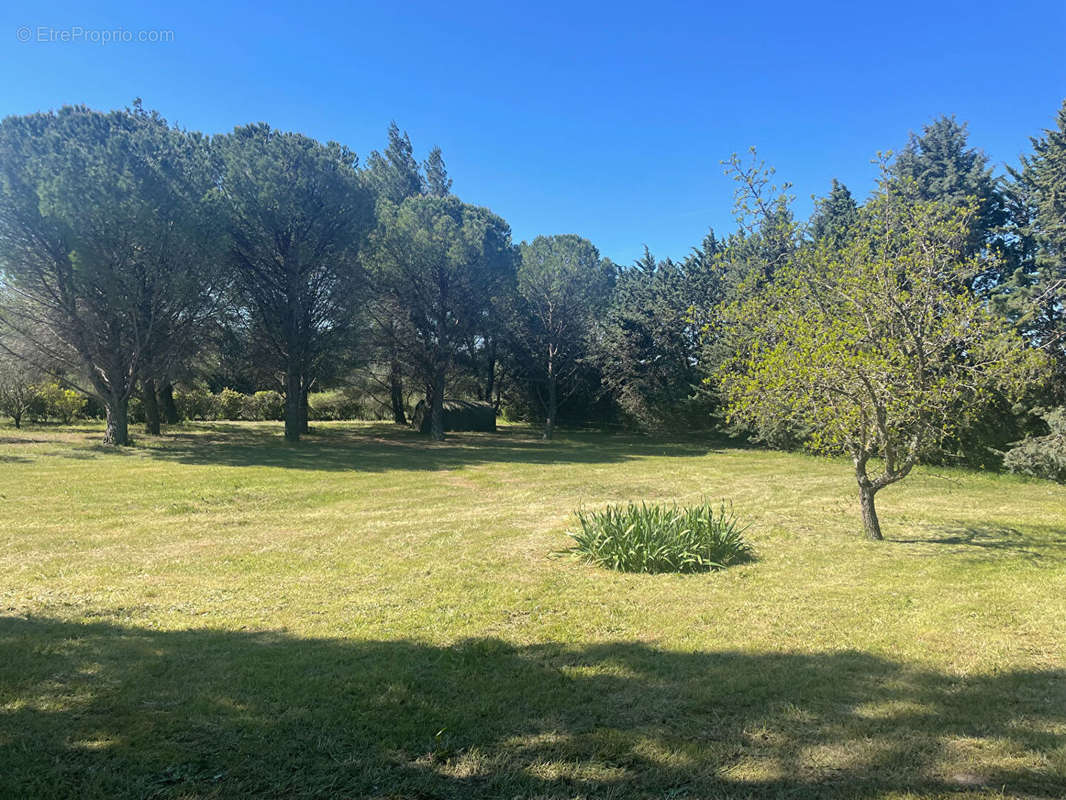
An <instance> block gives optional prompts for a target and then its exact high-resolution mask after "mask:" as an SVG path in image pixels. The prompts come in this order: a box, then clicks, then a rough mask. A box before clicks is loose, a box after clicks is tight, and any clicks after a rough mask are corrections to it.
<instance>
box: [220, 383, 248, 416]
mask: <svg viewBox="0 0 1066 800" xmlns="http://www.w3.org/2000/svg"><path fill="white" fill-rule="evenodd" d="M244 401H245V397H244V395H243V394H241V393H240V392H235V391H233V389H230V388H228V387H227V388H225V389H223V390H222V391H221V392H220V393H219V394H218V397H217V398H216V399H215V403H216V407H217V408H218V416H219V419H227V420H238V419H241V412H242V411H243V410H244Z"/></svg>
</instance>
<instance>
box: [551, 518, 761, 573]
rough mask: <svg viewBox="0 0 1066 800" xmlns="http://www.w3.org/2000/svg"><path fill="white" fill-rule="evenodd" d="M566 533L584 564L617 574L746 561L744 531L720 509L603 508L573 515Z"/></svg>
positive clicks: (717, 566) (688, 569)
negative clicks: (575, 524) (577, 527)
mask: <svg viewBox="0 0 1066 800" xmlns="http://www.w3.org/2000/svg"><path fill="white" fill-rule="evenodd" d="M577 519H578V523H579V525H580V530H578V531H577V532H572V533H570V536H571V537H573V539H574V542H575V548H574V549H575V551H576V552H577V554H579V555H580V556H582V557H584V559H585V560H586V561H589V562H590V563H593V564H599V565H600V566H603V567H609V568H611V569H616V570H619V571H621V572H706V571H708V570H714V569H723V568H724V567H727V566H729V565H730V564H734V563H737V562H740V561H744V560H747V559H748V558H750V557H751V554H752V550H751V547H750V545H748V543H747V542H746V541H745V539H744V530H745V529H744V528H741V527H740V526H739V524H738V522H737V518H736V516H735V515H734V514H733V513H732V512H731V511H727V510H726V508H725V506H724V505H723V506H721V507H720V508H719V509H718V512H717V513H715V510H714V508H713V507H712V506H710V505H708V504H706V503H704V504H703V505H699V506H691V507H684V508H679V507H677V506H658V505H653V506H648V505H645V504H644V503H641V504H640V505H639V506H638V505H636V504H635V503H630V504H629V505H626V506H608V507H607V508H606V509H604V510H603V511H589V512H586V511H578V512H577Z"/></svg>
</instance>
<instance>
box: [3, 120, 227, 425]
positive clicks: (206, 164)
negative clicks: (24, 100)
mask: <svg viewBox="0 0 1066 800" xmlns="http://www.w3.org/2000/svg"><path fill="white" fill-rule="evenodd" d="M213 177H214V176H213V174H212V172H211V169H210V161H209V158H208V154H207V149H206V146H205V142H204V140H203V139H202V138H201V137H200V136H198V135H195V134H188V133H186V132H184V131H181V130H178V129H176V128H172V127H170V126H168V125H167V123H166V121H165V120H163V119H162V118H161V117H159V116H158V115H157V114H155V113H150V112H147V111H145V110H144V109H143V108H142V107H141V106H140V105H139V103H138V104H135V105H134V107H133V108H132V109H127V110H126V111H112V112H109V113H102V112H98V111H91V110H89V109H87V108H85V107H81V106H78V107H65V108H63V109H61V110H60V111H59V112H57V113H47V114H32V115H29V116H25V117H8V118H7V119H5V120H4V121H3V123H0V281H2V282H3V284H4V292H3V296H4V298H5V303H4V307H3V310H2V312H0V313H2V316H3V319H4V321H5V322H6V323H7V324H8V325H9V326H10V327H11V328H13V329H14V330H16V331H17V332H18V333H19V335H20V336H21V338H22V339H23V340H25V341H30V342H33V343H34V345H35V352H34V353H33V354H32V356H31V358H32V359H33V361H34V363H35V364H36V365H37V366H38V368H41V369H46V370H47V371H49V372H51V373H52V374H53V377H55V378H57V379H59V380H61V381H63V382H64V383H65V385H68V386H69V387H70V388H75V389H78V390H79V391H82V392H84V393H85V394H91V395H93V396H94V397H96V398H97V399H98V400H99V401H100V402H101V404H102V405H103V406H104V408H105V411H106V415H107V428H106V432H105V435H104V441H105V442H107V443H109V444H115V445H123V444H126V443H127V442H128V439H129V434H128V422H127V419H128V406H129V399H130V396H131V394H132V393H133V391H134V390H135V388H136V386H137V383H138V381H139V380H141V379H142V378H146V377H152V376H154V375H155V374H157V373H158V371H159V370H160V369H162V368H163V366H164V365H166V364H168V363H169V362H170V361H171V359H172V357H173V353H174V352H175V350H176V349H180V348H182V347H185V346H186V342H187V341H188V340H189V338H190V336H191V335H192V331H194V330H195V329H196V328H197V327H198V326H199V324H200V323H201V321H202V319H203V318H204V316H205V314H209V313H210V308H211V305H212V300H213V295H214V288H215V286H216V284H217V274H216V266H217V263H218V260H219V259H218V258H217V255H216V252H217V243H218V240H219V236H218V231H217V229H216V227H215V225H214V220H215V218H216V215H215V214H214V213H212V209H210V207H209V206H208V205H207V204H205V203H204V202H203V198H204V195H205V193H206V192H207V191H208V189H209V187H210V186H211V185H212V183H213Z"/></svg>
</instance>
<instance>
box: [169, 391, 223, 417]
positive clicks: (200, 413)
mask: <svg viewBox="0 0 1066 800" xmlns="http://www.w3.org/2000/svg"><path fill="white" fill-rule="evenodd" d="M174 404H175V405H176V406H177V407H178V416H180V417H181V418H182V419H198V420H211V419H216V418H217V417H218V403H217V400H216V398H215V396H214V395H213V394H211V392H209V391H208V390H207V389H206V388H205V387H203V386H192V387H189V388H188V389H181V390H176V391H175V392H174Z"/></svg>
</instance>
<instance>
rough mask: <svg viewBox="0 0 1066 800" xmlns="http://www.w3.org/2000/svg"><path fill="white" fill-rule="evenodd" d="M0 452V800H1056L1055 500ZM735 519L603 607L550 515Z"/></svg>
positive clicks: (411, 458) (1065, 659)
mask: <svg viewBox="0 0 1066 800" xmlns="http://www.w3.org/2000/svg"><path fill="white" fill-rule="evenodd" d="M99 434H100V432H99V430H98V429H93V428H78V429H62V428H54V427H53V428H32V429H26V430H23V431H15V430H14V429H13V428H11V427H2V428H0V615H2V616H0V797H4V798H7V797H11V798H22V797H38V796H40V797H78V798H84V797H100V798H105V797H106V798H111V797H175V798H179V797H180V798H194V797H197V798H198V797H218V798H228V797H264V796H266V797H296V796H301V797H302V796H317V797H353V798H354V797H382V798H384V797H411V798H466V797H484V798H490V797H491V798H496V797H504V798H510V797H553V798H554V797H597V798H598V797H617V798H622V797H690V798H706V797H748V796H751V797H810V798H815V797H833V798H871V797H896V798H902V797H971V796H972V797H984V796H997V797H998V796H1008V797H1013V796H1031V797H1039V798H1060V797H1063V796H1066V562H1064V557H1066V487H1061V486H1056V485H1053V484H1049V483H1042V482H1036V481H1024V480H1020V479H1016V478H1013V477H1008V476H998V475H992V474H981V473H974V472H969V471H964V470H951V469H943V468H941V469H924V470H921V471H918V472H917V473H916V474H915V475H914V476H912V477H911V478H909V479H908V480H907V481H905V482H904V483H902V484H900V485H898V486H894V487H891V488H889V489H886V490H885V491H884V492H882V493H881V494H880V495H879V501H880V513H881V518H882V523H883V526H884V531H885V535H886V537H887V538H888V539H889V541H886V542H883V543H879V544H873V543H868V542H866V541H864V540H863V539H862V538H861V535H860V521H859V516H858V508H857V499H856V497H855V491H854V483H853V479H852V478H851V476H850V474H849V468H848V465H847V464H846V463H844V462H842V461H827V460H821V459H816V458H812V457H808V456H804V455H789V454H781V453H770V452H763V451H759V450H753V449H745V448H742V447H739V446H736V445H730V444H728V443H725V442H720V441H715V440H709V439H708V440H705V441H688V442H673V443H671V442H663V441H657V440H654V439H647V438H637V437H624V436H620V435H615V436H609V435H604V434H593V433H567V434H564V435H563V436H562V437H561V438H560V440H558V441H555V442H552V443H544V442H541V441H540V440H539V439H538V438H537V437H536V436H535V434H534V432H532V431H530V430H527V429H524V428H517V427H516V428H504V429H502V431H501V433H499V434H496V435H491V434H456V435H453V436H452V437H451V438H450V439H449V440H448V441H447V442H445V443H444V444H441V445H431V444H429V443H428V442H426V441H425V440H424V439H423V438H421V437H419V436H416V435H415V434H412V433H409V432H406V431H403V430H400V429H397V428H395V427H393V426H388V425H370V424H350V425H337V426H319V427H318V431H317V433H316V434H315V435H314V436H312V437H310V438H309V439H307V440H306V441H304V442H302V443H301V444H299V445H296V446H286V445H284V444H283V443H282V441H281V438H280V428H279V427H278V426H274V425H266V424H264V425H241V424H221V423H219V424H213V425H190V426H186V427H179V428H175V429H174V430H173V431H172V432H171V433H169V434H167V435H165V436H163V437H159V438H152V437H144V436H140V437H139V438H138V440H137V442H136V446H135V447H132V448H129V449H124V450H121V451H118V452H112V451H108V450H106V449H104V448H102V447H99V446H98V445H97V444H96V442H97V440H98V438H99ZM703 499H706V500H710V501H714V502H717V501H718V500H721V499H726V500H731V501H732V503H733V507H734V509H735V511H736V512H737V513H738V515H740V516H741V517H743V518H745V519H747V520H748V521H750V523H751V528H750V531H749V534H750V537H751V539H752V540H753V542H754V545H755V547H756V550H757V559H756V560H755V561H753V562H751V563H748V564H744V565H741V566H737V567H733V568H730V569H729V570H726V571H724V572H721V573H715V574H707V575H694V576H693V575H689V576H672V575H655V576H642V575H623V574H615V573H610V572H606V571H603V570H600V569H598V568H594V567H591V566H588V565H585V564H582V563H579V562H576V561H574V560H572V559H570V558H568V557H565V556H562V557H561V556H559V555H558V551H560V550H561V549H563V548H565V547H566V546H567V543H568V538H567V537H566V535H565V531H566V530H567V527H568V525H569V524H570V523H571V522H572V516H571V515H572V511H573V510H574V509H576V508H578V507H582V506H584V507H588V508H592V507H598V506H601V505H603V504H605V503H608V502H615V501H626V500H638V501H639V500H648V501H674V500H677V501H682V502H685V501H699V500H703Z"/></svg>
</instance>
